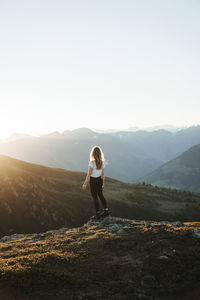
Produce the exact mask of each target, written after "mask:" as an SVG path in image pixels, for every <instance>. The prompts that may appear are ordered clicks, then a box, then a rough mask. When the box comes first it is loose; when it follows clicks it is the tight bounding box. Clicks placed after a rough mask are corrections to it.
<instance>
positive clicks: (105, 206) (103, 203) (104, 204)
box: [97, 177, 108, 209]
mask: <svg viewBox="0 0 200 300" xmlns="http://www.w3.org/2000/svg"><path fill="white" fill-rule="evenodd" d="M102 184H103V181H102V178H101V177H100V178H99V179H98V182H97V195H98V196H99V198H100V200H101V203H102V205H103V207H104V209H108V206H107V202H106V199H105V197H104V195H103V189H102Z"/></svg>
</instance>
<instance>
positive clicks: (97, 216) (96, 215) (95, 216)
mask: <svg viewBox="0 0 200 300" xmlns="http://www.w3.org/2000/svg"><path fill="white" fill-rule="evenodd" d="M100 218H101V214H100V211H97V212H96V214H95V215H94V216H92V217H91V219H92V220H98V219H100Z"/></svg>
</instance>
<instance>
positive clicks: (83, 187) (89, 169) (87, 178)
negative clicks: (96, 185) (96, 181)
mask: <svg viewBox="0 0 200 300" xmlns="http://www.w3.org/2000/svg"><path fill="white" fill-rule="evenodd" d="M92 170H93V168H91V167H89V168H88V173H87V176H86V178H85V181H84V183H83V185H82V189H83V190H85V189H86V187H87V183H88V181H89V180H90V176H91V174H92Z"/></svg>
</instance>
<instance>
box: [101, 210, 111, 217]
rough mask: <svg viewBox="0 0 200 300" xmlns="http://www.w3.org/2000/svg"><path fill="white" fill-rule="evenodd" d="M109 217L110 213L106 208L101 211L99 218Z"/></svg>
mask: <svg viewBox="0 0 200 300" xmlns="http://www.w3.org/2000/svg"><path fill="white" fill-rule="evenodd" d="M107 216H110V212H109V210H108V208H104V209H103V211H102V212H101V217H107Z"/></svg>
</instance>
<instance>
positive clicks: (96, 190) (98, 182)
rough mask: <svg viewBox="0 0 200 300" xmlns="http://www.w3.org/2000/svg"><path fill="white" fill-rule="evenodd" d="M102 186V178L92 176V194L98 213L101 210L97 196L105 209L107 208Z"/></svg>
mask: <svg viewBox="0 0 200 300" xmlns="http://www.w3.org/2000/svg"><path fill="white" fill-rule="evenodd" d="M102 184H103V179H102V178H101V176H99V177H92V176H90V192H91V195H92V198H93V200H94V206H95V209H96V211H98V210H99V202H98V198H97V195H98V196H99V198H100V200H101V203H102V205H103V207H104V208H107V203H106V199H105V198H104V196H103V189H102Z"/></svg>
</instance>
